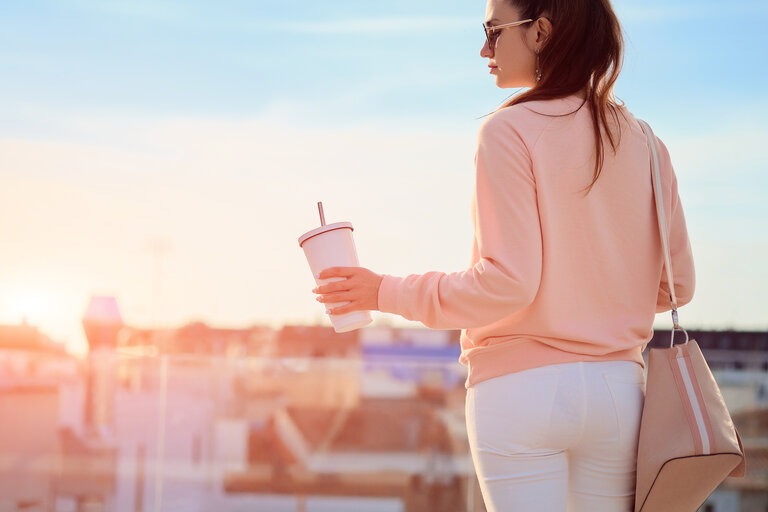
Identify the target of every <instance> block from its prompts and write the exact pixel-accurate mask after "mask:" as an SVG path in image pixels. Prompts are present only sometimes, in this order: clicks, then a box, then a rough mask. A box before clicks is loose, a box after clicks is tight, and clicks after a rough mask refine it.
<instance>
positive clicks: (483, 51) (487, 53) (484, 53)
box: [480, 39, 493, 59]
mask: <svg viewBox="0 0 768 512" xmlns="http://www.w3.org/2000/svg"><path fill="white" fill-rule="evenodd" d="M480 56H481V57H483V58H484V59H487V58H490V57H493V50H491V48H490V47H489V46H488V40H487V39H486V40H485V42H484V43H483V47H482V48H480Z"/></svg>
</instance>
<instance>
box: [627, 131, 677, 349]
mask: <svg viewBox="0 0 768 512" xmlns="http://www.w3.org/2000/svg"><path fill="white" fill-rule="evenodd" d="M638 121H639V122H640V126H641V127H642V129H643V132H645V136H646V137H647V138H648V148H649V150H650V153H651V177H652V180H653V196H654V198H655V200H656V219H657V220H658V223H659V234H660V235H661V247H662V249H663V251H664V268H665V269H666V271H667V283H668V284H669V302H670V304H671V306H672V333H671V334H672V336H671V339H670V342H669V346H670V347H672V346H673V345H674V344H675V331H682V332H683V333H685V343H688V333H687V332H686V331H685V329H683V328H682V327H680V323H679V321H678V315H677V296H676V295H675V280H674V276H673V275H672V258H671V257H670V255H669V240H668V237H667V218H666V215H664V196H663V194H662V192H661V172H660V170H659V153H658V150H657V148H656V136H655V135H654V134H653V130H651V127H650V126H649V125H648V123H646V122H645V121H643V120H642V119H638Z"/></svg>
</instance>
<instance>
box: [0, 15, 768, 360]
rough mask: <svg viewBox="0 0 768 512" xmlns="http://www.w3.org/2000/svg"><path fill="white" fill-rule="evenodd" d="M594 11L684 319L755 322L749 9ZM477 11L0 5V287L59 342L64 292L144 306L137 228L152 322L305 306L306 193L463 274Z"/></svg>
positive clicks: (73, 310) (389, 260)
mask: <svg viewBox="0 0 768 512" xmlns="http://www.w3.org/2000/svg"><path fill="white" fill-rule="evenodd" d="M614 6H615V9H616V12H617V14H618V15H619V18H620V21H621V22H622V24H623V27H624V30H625V38H626V40H625V42H626V49H625V52H626V53H625V65H624V69H623V72H622V75H621V77H620V79H619V82H618V84H617V87H616V93H617V95H618V96H619V98H621V99H623V100H624V101H625V102H626V103H627V105H628V107H629V108H630V110H631V111H633V113H634V114H635V115H636V116H638V117H642V118H644V119H646V120H647V121H649V122H650V123H651V125H652V126H653V127H654V129H655V131H656V133H657V134H658V135H659V136H660V137H661V138H662V139H663V140H664V141H665V143H666V144H667V146H668V147H669V149H670V153H671V155H672V159H673V163H674V164H675V167H676V171H677V173H678V178H679V181H680V193H681V196H682V199H683V204H684V206H685V209H686V216H687V218H688V223H689V231H690V233H691V240H692V245H693V247H694V251H695V253H696V254H695V256H696V258H697V270H698V275H699V283H700V287H699V297H697V298H696V299H695V300H694V302H693V303H692V304H691V305H690V306H688V307H687V308H688V309H689V310H690V318H691V319H692V322H693V323H694V324H697V325H701V326H709V327H729V326H731V327H744V328H748V327H752V328H755V327H757V328H765V327H768V318H766V315H765V313H764V311H765V305H766V303H767V302H768V300H767V297H768V293H766V290H765V289H766V284H768V278H767V276H768V273H767V271H766V270H764V267H765V265H764V261H766V258H768V235H766V229H765V225H766V221H767V220H768V207H766V201H765V200H764V195H765V191H766V189H768V187H766V185H768V178H767V177H766V170H767V169H766V168H767V167H768V149H766V146H767V145H766V142H768V121H766V114H768V92H766V91H768V74H767V72H766V69H765V65H764V64H765V62H766V61H768V59H767V57H768V55H767V54H768V51H767V50H768V37H767V36H766V31H765V27H766V26H767V25H768V5H767V4H765V3H764V2H758V1H742V2H731V3H728V4H725V3H716V2H693V1H671V2H661V1H659V2H641V1H636V0H622V1H616V2H614ZM484 13H485V4H484V2H479V1H472V2H434V1H431V0H420V1H418V2H405V1H399V0H398V1H386V2H358V1H354V2H352V1H331V2H309V1H295V2H290V3H282V2H253V1H222V2H199V1H187V2H181V1H178V2H170V1H160V0H158V1H114V2H95V1H73V0H69V1H65V0H61V1H29V2H27V1H24V2H22V1H16V2H5V3H4V4H3V5H2V7H0V69H2V77H3V79H2V80H1V81H0V239H3V240H5V241H6V243H7V241H8V240H11V241H12V242H13V247H12V248H11V249H9V250H6V251H4V253H3V254H0V285H4V286H5V289H6V290H16V292H14V293H16V294H17V295H18V294H22V295H24V296H26V297H30V296H31V297H38V298H37V299H35V300H32V299H29V300H28V302H30V303H36V304H38V307H37V310H35V311H37V312H35V311H33V310H34V309H35V308H31V309H30V310H29V311H27V312H26V316H28V317H30V320H32V321H35V320H37V322H38V324H40V325H41V326H42V327H43V328H44V329H47V331H49V332H50V333H52V334H53V335H54V337H57V338H59V339H65V340H66V341H67V342H68V343H70V344H71V345H73V346H76V345H78V344H82V340H81V339H79V336H80V335H79V334H77V332H79V331H78V330H79V327H78V326H77V325H76V322H70V323H69V324H67V323H66V321H65V320H64V319H63V318H64V316H67V317H72V316H77V315H79V314H80V313H81V312H82V310H83V309H84V307H85V301H86V300H87V294H88V293H93V292H100V293H110V294H114V295H116V296H118V299H119V300H120V302H121V306H122V308H123V312H124V315H125V317H126V320H127V321H130V322H132V323H136V324H147V323H148V322H149V321H150V320H149V318H150V317H151V316H152V315H151V314H150V309H152V308H155V307H156V306H150V305H149V304H148V302H149V300H148V299H147V297H148V296H149V295H150V293H149V292H148V291H147V290H148V289H149V288H151V285H150V283H149V278H148V277H147V275H148V274H150V273H151V272H150V269H151V268H152V260H151V255H150V254H149V252H148V251H147V250H146V245H147V240H148V239H152V238H158V237H159V238H162V239H164V240H167V241H168V244H169V245H170V246H172V247H173V250H172V251H170V252H169V253H168V254H167V256H166V259H167V261H166V262H165V264H166V271H165V273H164V274H163V278H162V290H163V294H162V303H163V307H162V314H159V315H158V314H157V312H156V311H155V316H156V317H157V316H159V317H160V318H161V319H162V321H163V322H164V323H167V324H173V325H175V324H178V323H182V322H185V321H189V320H193V319H202V320H205V321H209V322H211V323H223V324H231V325H248V324H250V323H253V322H259V321H265V322H266V321H268V322H271V323H276V324H277V323H280V322H284V321H285V322H288V321H296V322H299V321H315V320H320V319H321V318H322V315H319V314H318V311H317V309H318V307H317V304H316V303H315V302H314V300H312V296H311V294H309V293H308V291H309V289H310V288H311V285H312V283H311V280H308V279H307V277H308V272H307V269H306V268H305V267H306V264H305V262H304V261H303V255H302V254H301V253H300V251H299V250H298V246H297V244H296V238H297V237H298V236H299V235H300V234H301V233H302V232H304V231H307V230H309V229H311V228H312V227H314V225H315V223H316V220H315V218H314V204H315V202H316V201H317V200H324V201H326V203H327V211H329V212H330V213H329V216H330V217H331V218H330V219H329V221H331V220H350V221H352V222H353V223H355V224H356V226H357V227H358V229H357V231H356V237H357V242H358V248H359V251H360V253H361V259H363V258H362V255H366V258H367V259H363V261H361V264H363V266H369V267H370V268H372V269H373V270H374V271H378V272H382V273H393V274H401V275H402V274H405V273H411V272H422V271H426V270H432V269H435V270H445V271H455V270H459V269H461V268H464V266H465V265H466V263H467V260H468V256H469V242H470V241H471V226H470V223H469V198H470V195H471V187H472V176H473V169H472V157H473V151H474V147H473V144H474V137H475V133H476V131H477V128H478V126H479V123H480V121H479V120H478V117H480V116H482V115H483V114H485V113H487V112H489V111H491V110H493V109H494V108H495V107H496V106H497V105H498V104H499V103H500V102H501V101H502V100H503V99H504V98H506V97H507V96H508V95H510V94H512V93H514V92H515V91H514V90H499V89H497V88H496V87H495V86H494V85H493V81H492V79H491V78H490V77H489V76H488V74H487V68H486V67H485V66H486V64H485V61H484V60H483V59H481V58H480V57H479V51H480V47H481V45H482V43H483V34H482V32H481V28H480V24H481V23H482V21H483V18H484ZM340 184H341V185H340ZM361 197H362V199H361ZM2 204H4V205H5V208H4V207H3V206H2ZM99 209H100V210H99ZM95 211H99V212H100V213H99V214H98V215H95V214H94V212H95ZM50 223H54V224H55V225H54V226H52V225H51V224H50ZM57 226H58V227H57ZM427 230H429V231H430V232H432V234H430V236H429V238H428V239H424V237H423V236H421V235H419V233H424V232H426V231H427ZM374 233H375V234H374ZM259 237H262V238H259ZM263 237H268V240H269V242H268V243H266V244H265V243H264V240H263ZM393 248H400V249H399V250H397V249H393ZM265 249H267V250H265ZM41 254H44V255H45V257H43V256H41ZM90 258H93V259H92V260H91V259H90ZM84 260H85V261H84ZM366 262H369V263H370V264H368V263H366ZM302 273H306V274H307V275H304V274H302ZM61 275H69V276H77V277H78V280H77V282H76V283H75V282H74V281H73V282H68V281H67V280H66V279H63V278H60V277H56V276H61ZM190 275H192V276H194V277H190ZM276 275H283V276H284V280H278V279H277V278H276ZM73 279H74V277H73ZM51 282H55V284H54V285H52V284H50V283H51ZM57 287H58V288H57ZM0 288H3V286H0ZM65 288H66V289H67V290H69V291H68V292H66V293H65V292H63V291H62V290H64V289H65ZM57 290H58V291H57ZM266 290H269V293H268V294H267V293H265V291H266ZM267 296H268V297H269V298H267ZM46 297H47V298H46ZM211 297H214V298H211ZM3 300H4V301H5V302H3ZM14 300H17V299H14V298H13V296H12V295H11V294H10V292H8V294H7V295H6V297H5V299H3V298H2V297H1V296H0V322H14V321H17V320H18V318H17V317H18V316H19V315H20V314H21V313H20V311H21V310H19V309H18V308H16V309H13V308H11V307H10V306H9V304H11V302H13V301H14ZM3 304H5V310H6V311H5V313H3V310H2V308H3ZM46 308H47V309H46ZM12 309H13V312H11V310H12ZM46 310H47V311H52V310H55V311H60V312H62V311H65V310H66V313H67V314H66V315H64V314H63V313H61V315H60V319H59V320H58V321H57V322H53V321H52V320H50V317H51V316H52V314H51V313H49V314H47V315H46V314H45V313H43V311H46ZM681 315H682V316H683V317H684V316H685V315H684V312H681ZM323 321H326V320H323ZM65 324H66V326H65Z"/></svg>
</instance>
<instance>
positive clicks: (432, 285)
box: [313, 0, 694, 512]
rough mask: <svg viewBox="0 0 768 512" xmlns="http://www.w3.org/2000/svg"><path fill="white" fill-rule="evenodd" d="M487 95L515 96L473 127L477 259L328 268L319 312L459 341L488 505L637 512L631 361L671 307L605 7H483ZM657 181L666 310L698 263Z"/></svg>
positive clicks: (636, 132)
mask: <svg viewBox="0 0 768 512" xmlns="http://www.w3.org/2000/svg"><path fill="white" fill-rule="evenodd" d="M484 28H485V32H486V42H485V44H484V45H483V48H482V50H481V52H480V55H481V56H482V57H484V58H486V59H488V66H489V67H490V73H491V74H492V75H493V76H494V78H495V80H496V85H497V86H499V87H503V88H507V87H528V88H530V89H529V90H527V91H525V92H524V93H522V94H520V95H518V96H516V97H514V98H512V99H511V100H509V101H508V102H507V103H506V104H505V105H503V106H502V108H500V109H499V110H497V111H496V112H494V113H493V114H491V115H490V116H489V117H488V118H487V119H486V120H485V121H484V122H483V125H482V127H481V128H480V132H479V136H478V146H477V153H476V157H475V165H476V182H475V194H474V197H473V201H472V217H473V223H474V230H475V237H474V244H473V251H472V265H471V267H470V268H468V269H467V270H464V271H461V272H454V273H451V274H445V273H442V272H428V273H426V274H423V275H410V276H407V277H395V276H389V275H377V274H375V273H373V272H371V271H370V270H367V269H364V268H349V267H346V268H331V269H327V270H326V271H324V272H322V273H321V274H320V275H319V277H320V279H326V278H331V277H344V278H346V279H345V280H344V281H337V282H334V283H331V284H326V285H323V286H319V287H318V288H316V289H315V290H313V292H315V293H318V294H320V296H319V297H318V300H319V301H321V302H345V301H348V302H349V304H347V305H345V306H342V307H338V308H335V309H334V310H333V311H330V312H329V313H330V314H343V313H347V312H350V311H355V310H379V311H384V312H388V313H394V314H398V315H401V316H403V317H405V318H407V319H410V320H417V321H420V322H422V323H423V324H424V325H426V326H428V327H432V328H440V329H462V335H461V349H462V353H461V356H460V361H461V363H463V364H465V365H466V366H467V367H468V377H467V381H466V387H467V399H466V419H467V430H468V434H469V442H470V448H471V453H472V458H473V461H474V464H475V469H476V471H477V474H478V478H479V481H480V487H481V489H482V493H483V498H484V500H485V503H486V506H487V508H488V510H489V511H564V510H569V511H590V512H600V511H625V510H632V506H633V495H634V483H635V464H636V451H637V438H638V429H639V420H640V414H641V410H642V405H643V399H644V389H645V381H644V374H643V368H644V363H643V358H642V355H641V353H642V351H643V349H644V348H645V345H646V344H647V343H648V341H649V340H650V338H651V336H652V334H653V330H652V325H653V320H654V315H655V313H657V312H661V311H666V310H669V294H668V285H667V282H666V280H665V274H664V273H662V269H663V261H662V260H663V256H662V250H661V242H660V240H659V234H658V227H657V223H656V222H657V221H656V212H655V208H654V203H653V199H652V198H653V195H652V194H653V192H652V185H651V183H652V182H651V175H650V160H649V155H648V145H647V141H646V138H645V135H644V133H643V132H642V130H641V128H640V126H639V124H638V122H637V121H636V120H635V118H634V117H633V116H632V114H631V113H630V112H629V111H628V110H627V108H626V107H625V106H624V105H623V104H617V103H616V102H615V100H614V99H613V84H614V82H615V81H616V78H617V76H618V72H619V69H620V67H621V58H622V38H621V29H620V26H619V23H618V20H617V19H616V17H615V15H614V13H613V10H612V8H611V6H610V4H609V1H608V0H549V1H546V0H542V1H536V0H488V4H487V8H486V22H485V27H484ZM658 144H659V148H660V162H661V177H662V186H663V193H664V198H665V210H666V211H667V212H669V213H668V219H667V221H668V230H669V240H670V251H671V255H672V265H673V267H674V268H673V271H674V276H675V279H677V281H676V282H675V288H676V291H677V294H678V304H679V305H682V304H686V303H688V302H689V301H690V300H691V297H692V295H693V289H694V268H693V259H692V255H691V249H690V245H689V242H688V235H687V231H686V226H685V219H684V216H683V210H682V207H681V205H680V200H679V197H678V193H677V183H676V178H675V175H674V172H673V169H672V165H671V163H670V158H669V154H668V153H667V151H666V148H665V147H664V146H663V144H662V143H661V141H658Z"/></svg>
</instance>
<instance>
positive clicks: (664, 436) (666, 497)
mask: <svg viewBox="0 0 768 512" xmlns="http://www.w3.org/2000/svg"><path fill="white" fill-rule="evenodd" d="M640 124H641V126H642V127H643V131H644V132H645V135H646V136H647V137H648V146H649V148H650V152H651V167H652V172H653V189H654V196H655V198H656V212H657V217H658V223H659V231H660V233H661V241H662V247H663V249H664V268H665V269H666V272H667V281H668V282H669V291H670V302H671V304H672V321H673V328H672V333H671V334H672V336H671V339H670V343H669V347H664V348H651V349H650V351H649V356H648V377H647V384H646V394H645V405H644V406H643V416H642V420H641V422H640V440H639V443H638V453H637V485H636V489H635V512H640V511H642V512H655V511H660V512H661V511H663V512H695V511H696V510H697V509H698V508H699V507H700V506H701V505H702V504H703V503H704V501H705V500H706V499H707V497H708V496H709V495H710V494H711V493H712V491H714V490H715V488H716V487H717V486H718V485H720V483H721V482H722V481H723V480H725V478H726V477H727V476H735V477H741V476H744V471H745V469H746V467H745V459H744V450H743V448H742V446H741V439H740V438H739V434H738V433H737V432H736V428H735V427H734V426H733V421H731V416H730V414H729V413H728V409H727V408H726V406H725V402H724V401H723V397H722V395H721V394H720V389H719V388H718V387H717V382H715V379H714V377H712V372H710V370H709V366H707V362H706V361H705V360H704V356H703V355H702V353H701V350H700V349H699V345H698V344H697V343H696V341H695V340H689V339H688V333H687V332H685V330H684V329H683V328H682V327H680V325H679V323H678V316H677V297H676V296H675V286H674V280H673V278H672V265H671V261H670V256H669V244H668V241H667V232H666V228H665V226H666V221H665V217H664V207H663V201H662V192H661V177H660V173H659V158H658V154H657V150H656V139H655V137H654V135H653V132H652V131H651V127H650V126H648V124H647V123H645V121H640ZM676 332H682V333H684V334H685V342H683V343H679V344H675V343H674V341H675V333H676Z"/></svg>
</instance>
